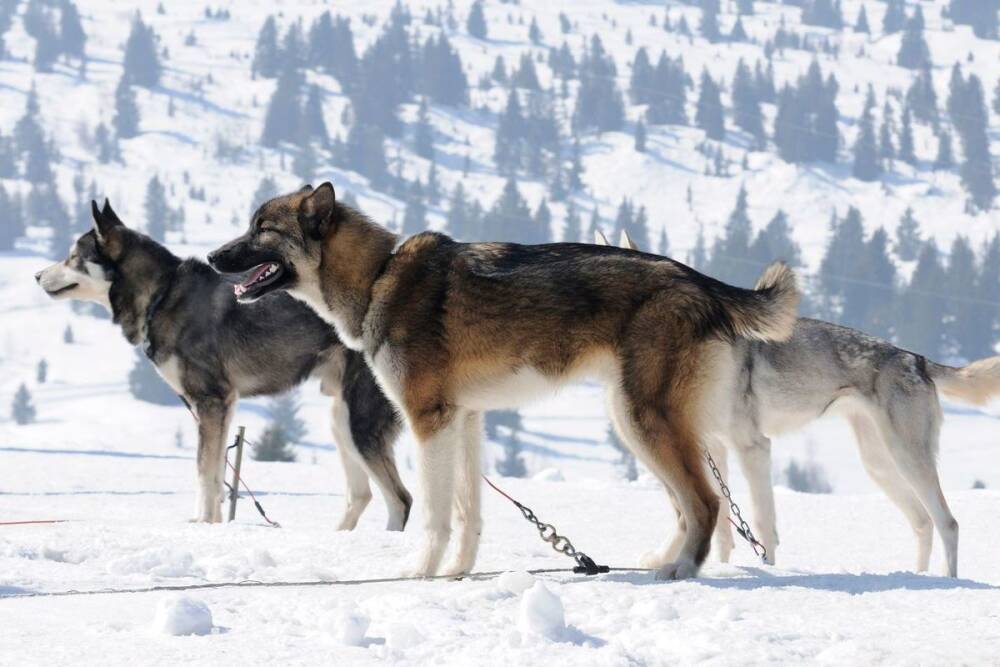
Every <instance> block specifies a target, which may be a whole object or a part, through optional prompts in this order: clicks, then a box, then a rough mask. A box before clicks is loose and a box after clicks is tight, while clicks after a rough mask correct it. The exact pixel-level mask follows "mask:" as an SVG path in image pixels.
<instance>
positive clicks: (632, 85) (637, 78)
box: [629, 47, 654, 104]
mask: <svg viewBox="0 0 1000 667" xmlns="http://www.w3.org/2000/svg"><path fill="white" fill-rule="evenodd" d="M653 77H654V70H653V66H652V65H651V64H650V62H649V56H648V55H647V54H646V49H645V47H640V48H639V50H638V51H636V52H635V58H633V59H632V77H631V79H630V81H629V96H630V97H631V98H632V101H633V102H634V103H635V104H645V103H647V102H649V100H650V98H651V97H652V92H653V90H654V78H653Z"/></svg>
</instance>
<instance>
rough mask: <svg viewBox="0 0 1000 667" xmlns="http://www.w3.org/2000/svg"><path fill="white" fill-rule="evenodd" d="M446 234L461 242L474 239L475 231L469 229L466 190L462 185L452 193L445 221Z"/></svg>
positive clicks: (458, 185) (457, 186)
mask: <svg viewBox="0 0 1000 667" xmlns="http://www.w3.org/2000/svg"><path fill="white" fill-rule="evenodd" d="M444 232H445V234H447V235H448V236H450V237H452V238H453V239H456V240H459V241H462V240H468V239H470V238H474V230H471V229H469V202H468V201H466V199H465V188H464V187H463V186H462V184H461V183H458V184H457V185H456V186H455V189H454V190H453V191H452V193H451V199H450V200H449V202H448V215H447V216H445V220H444ZM470 232H472V233H470Z"/></svg>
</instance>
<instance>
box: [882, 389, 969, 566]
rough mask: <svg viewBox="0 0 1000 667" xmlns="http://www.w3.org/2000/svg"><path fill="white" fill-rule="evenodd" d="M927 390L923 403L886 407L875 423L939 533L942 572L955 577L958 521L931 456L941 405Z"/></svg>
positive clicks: (938, 430) (936, 435)
mask: <svg viewBox="0 0 1000 667" xmlns="http://www.w3.org/2000/svg"><path fill="white" fill-rule="evenodd" d="M930 392H931V393H930V394H929V395H928V397H927V400H926V402H924V403H925V404H924V405H923V406H917V405H916V402H917V401H918V400H919V399H914V400H913V401H910V402H909V403H908V405H907V408H908V412H907V414H895V413H894V412H893V411H892V409H890V411H889V414H888V415H886V416H884V417H883V418H882V419H879V420H877V422H876V423H877V424H878V426H879V433H880V434H881V436H882V437H883V438H884V439H885V441H886V443H887V444H888V450H889V453H890V454H891V455H892V458H893V460H894V461H895V462H896V466H897V468H898V469H899V473H900V474H901V475H902V476H903V478H904V479H905V480H906V481H907V482H908V483H909V485H910V488H911V489H912V490H913V492H914V493H915V494H916V496H917V497H918V498H919V499H920V502H921V503H922V504H923V506H924V508H925V509H926V510H927V512H928V513H929V514H930V515H931V520H933V522H934V527H935V528H937V531H938V534H939V535H940V536H941V542H942V544H943V545H944V554H945V572H946V574H947V575H948V576H949V577H957V576H958V521H956V520H955V517H954V515H953V514H952V513H951V509H950V508H949V507H948V501H947V500H945V497H944V493H943V492H942V491H941V481H940V479H939V478H938V474H937V461H936V460H935V459H936V456H935V455H936V452H937V444H938V437H939V434H940V430H941V407H940V405H938V404H937V395H936V394H933V392H934V389H933V388H931V389H930ZM921 408H923V409H921Z"/></svg>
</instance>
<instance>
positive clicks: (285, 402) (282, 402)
mask: <svg viewBox="0 0 1000 667" xmlns="http://www.w3.org/2000/svg"><path fill="white" fill-rule="evenodd" d="M301 407H302V401H301V400H300V399H299V392H298V390H297V389H292V390H291V391H286V392H285V393H283V394H279V395H277V396H275V397H274V398H272V399H271V400H269V401H268V402H267V416H268V418H269V419H270V420H271V422H270V423H271V424H272V425H274V426H277V427H278V428H280V429H281V432H282V433H284V435H285V438H286V439H287V440H288V442H290V443H300V442H302V441H303V440H304V439H305V437H306V433H307V430H306V423H305V422H304V421H303V420H302V419H301V418H300V417H299V410H300V409H301Z"/></svg>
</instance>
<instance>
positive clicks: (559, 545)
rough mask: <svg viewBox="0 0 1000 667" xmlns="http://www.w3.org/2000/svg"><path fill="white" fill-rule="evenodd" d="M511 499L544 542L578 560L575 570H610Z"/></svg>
mask: <svg viewBox="0 0 1000 667" xmlns="http://www.w3.org/2000/svg"><path fill="white" fill-rule="evenodd" d="M487 481H489V480H487ZM505 495H506V494H505ZM508 497H509V496H508ZM510 500H511V502H513V503H514V505H515V506H516V507H517V509H519V510H521V514H523V515H524V518H525V519H527V520H528V521H530V522H531V523H532V524H534V526H535V528H536V529H537V530H538V536H539V537H541V538H542V541H543V542H546V543H547V544H549V546H551V547H552V548H553V549H554V550H556V551H558V552H559V553H561V554H564V555H566V556H569V557H570V558H572V559H574V560H575V561H576V563H577V567H575V568H574V569H573V571H574V572H579V573H583V574H599V573H602V572H607V571H608V567H607V566H606V565H598V564H597V563H595V562H594V560H593V559H592V558H591V557H590V556H588V555H587V554H585V553H583V552H582V551H577V550H576V547H574V546H573V543H572V542H570V541H569V538H568V537H566V536H565V535H560V534H559V533H558V532H557V531H556V527H555V526H553V525H552V524H551V523H544V522H542V521H541V520H540V519H539V518H538V517H537V516H535V513H534V512H532V511H531V508H529V507H527V506H525V505H522V504H521V503H519V502H517V501H516V500H514V499H513V498H510Z"/></svg>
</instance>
